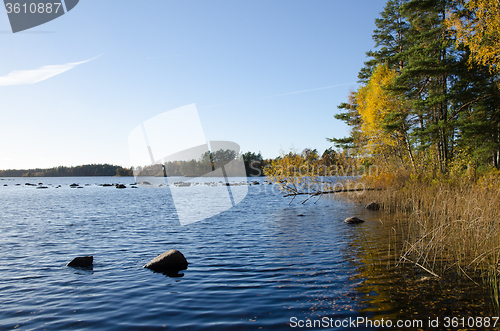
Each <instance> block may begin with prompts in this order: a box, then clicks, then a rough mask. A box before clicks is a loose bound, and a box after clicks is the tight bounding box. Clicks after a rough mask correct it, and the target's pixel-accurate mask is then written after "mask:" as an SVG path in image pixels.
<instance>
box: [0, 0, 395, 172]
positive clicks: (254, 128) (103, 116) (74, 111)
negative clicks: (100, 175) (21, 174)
mask: <svg viewBox="0 0 500 331" xmlns="http://www.w3.org/2000/svg"><path fill="white" fill-rule="evenodd" d="M385 2H386V1H385V0H384V1H380V0H352V1H339V0H309V1H306V0H300V1H296V0H265V1H234V0H232V1H222V0H220V1H213V0H200V1H194V0H189V1H181V0H176V1H167V0H150V1H130V0H126V1H124V0H106V1H102V0H81V1H80V3H79V4H78V5H77V6H76V7H75V8H74V9H73V10H72V11H70V12H69V13H67V14H66V15H63V16H61V17H59V18H58V19H55V20H53V21H51V22H48V23H46V24H44V25H40V26H38V27H35V28H32V29H30V30H27V31H25V32H19V33H16V34H13V33H12V32H11V30H10V25H9V21H8V17H7V14H6V13H5V12H2V13H0V39H1V44H2V52H1V53H0V63H1V64H0V118H1V121H0V128H1V129H0V169H9V168H34V167H52V166H57V165H66V166H71V165H79V164H89V163H112V164H119V165H123V166H130V165H131V161H130V157H129V151H128V135H129V133H130V132H131V131H132V130H133V129H134V128H135V127H136V126H138V125H140V124H141V123H142V122H144V121H146V120H148V119H150V118H152V117H154V116H156V115H158V114H161V113H163V112H166V111H168V110H171V109H175V108H178V107H182V106H185V105H188V104H193V103H194V104H196V107H197V109H198V112H199V116H200V119H201V123H202V125H203V129H204V133H205V136H206V138H207V140H228V141H234V142H236V143H238V144H239V145H240V146H241V149H242V151H254V152H258V151H261V152H262V154H263V156H264V157H276V156H277V155H278V154H279V153H280V151H281V150H284V151H288V150H290V149H291V148H294V149H296V150H302V149H304V148H306V147H309V148H317V149H318V150H320V151H323V150H324V149H326V148H328V147H330V146H331V144H330V143H328V142H327V141H326V140H325V138H326V137H343V136H345V135H347V134H348V128H347V127H346V126H345V125H344V124H343V123H341V122H339V121H337V120H335V119H334V118H333V115H334V114H335V113H337V105H338V104H340V103H341V102H344V101H346V100H347V95H348V93H349V90H352V89H356V87H357V84H356V81H357V73H358V71H359V69H360V68H361V67H362V65H363V62H364V61H365V60H366V57H365V52H366V51H368V50H370V49H372V48H373V46H374V44H373V41H372V39H371V35H372V32H373V30H374V28H375V24H374V20H375V18H376V17H378V15H379V13H380V12H381V11H382V10H383V7H384V5H385ZM49 76H50V77H49ZM47 77H48V78H47Z"/></svg>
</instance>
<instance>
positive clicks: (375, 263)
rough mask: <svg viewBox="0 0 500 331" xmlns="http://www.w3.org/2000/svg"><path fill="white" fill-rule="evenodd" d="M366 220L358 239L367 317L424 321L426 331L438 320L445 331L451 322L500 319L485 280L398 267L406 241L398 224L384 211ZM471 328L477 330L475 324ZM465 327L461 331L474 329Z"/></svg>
mask: <svg viewBox="0 0 500 331" xmlns="http://www.w3.org/2000/svg"><path fill="white" fill-rule="evenodd" d="M365 217H366V218H367V219H369V220H370V221H369V222H367V223H365V228H364V229H363V232H364V235H363V238H358V239H356V242H357V243H358V245H359V247H360V250H359V258H360V261H361V262H362V264H361V265H360V266H359V268H358V269H357V270H358V274H357V275H356V276H355V278H356V279H358V280H359V281H360V284H359V286H358V287H357V288H356V290H357V291H359V293H360V301H361V303H362V304H361V306H363V308H361V309H360V315H361V316H366V317H369V318H371V319H374V320H380V319H382V318H384V319H389V320H392V321H397V320H409V319H411V320H417V321H422V323H423V329H427V328H429V323H430V321H436V319H437V320H438V321H439V328H440V329H448V328H447V327H445V324H448V322H449V321H450V319H449V318H453V317H455V318H458V319H459V320H460V319H462V318H463V319H465V320H467V319H468V318H470V317H472V318H476V317H481V316H482V317H493V316H498V314H497V313H496V312H495V310H494V306H493V304H492V300H491V296H490V293H489V291H488V289H487V288H486V287H485V286H484V285H483V283H482V280H481V279H475V280H472V279H467V278H466V277H465V276H461V277H459V276H458V275H457V274H456V273H454V272H452V271H450V272H449V273H447V274H443V275H441V277H439V278H438V277H434V276H432V275H431V274H429V273H428V272H426V271H425V270H423V269H421V268H419V267H418V266H415V265H412V264H411V263H406V264H405V263H398V257H399V253H400V252H401V248H402V242H403V241H404V238H397V239H396V235H395V232H396V229H397V228H398V222H397V221H396V220H394V219H391V218H392V217H391V215H387V214H383V213H379V212H374V213H373V212H372V213H366V216H365ZM436 263H439V261H436ZM481 321H482V320H481ZM470 323H471V324H470V325H471V326H472V327H474V325H475V324H474V323H473V321H470ZM499 324H500V323H499ZM465 326H466V327H465V328H461V329H468V328H467V325H465ZM404 329H411V328H404ZM415 329H418V328H415ZM449 329H452V328H451V327H450V328H449ZM472 329H474V328H472ZM475 329H481V330H483V329H493V328H485V327H484V326H483V327H478V328H475Z"/></svg>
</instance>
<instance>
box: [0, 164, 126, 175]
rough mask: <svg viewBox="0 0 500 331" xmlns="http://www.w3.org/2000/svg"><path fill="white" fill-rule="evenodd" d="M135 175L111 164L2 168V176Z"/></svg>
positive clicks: (0, 173) (0, 171)
mask: <svg viewBox="0 0 500 331" xmlns="http://www.w3.org/2000/svg"><path fill="white" fill-rule="evenodd" d="M82 176H133V173H132V169H128V168H123V167H121V166H116V165H111V164H86V165H79V166H75V167H65V166H59V167H54V168H48V169H40V168H36V169H9V170H0V177H82Z"/></svg>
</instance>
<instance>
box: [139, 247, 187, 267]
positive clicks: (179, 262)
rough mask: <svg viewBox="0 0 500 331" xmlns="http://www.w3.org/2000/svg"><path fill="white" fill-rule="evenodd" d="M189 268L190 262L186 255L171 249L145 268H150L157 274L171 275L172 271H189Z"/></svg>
mask: <svg viewBox="0 0 500 331" xmlns="http://www.w3.org/2000/svg"><path fill="white" fill-rule="evenodd" d="M187 266H188V261H187V260H186V258H185V257H184V255H182V253H181V252H179V251H178V250H176V249H171V250H169V251H167V252H165V253H163V254H160V255H158V256H157V257H155V258H154V259H152V260H151V261H149V263H148V264H146V265H145V266H144V268H148V269H151V270H153V271H156V272H166V273H170V272H172V271H179V270H185V269H187Z"/></svg>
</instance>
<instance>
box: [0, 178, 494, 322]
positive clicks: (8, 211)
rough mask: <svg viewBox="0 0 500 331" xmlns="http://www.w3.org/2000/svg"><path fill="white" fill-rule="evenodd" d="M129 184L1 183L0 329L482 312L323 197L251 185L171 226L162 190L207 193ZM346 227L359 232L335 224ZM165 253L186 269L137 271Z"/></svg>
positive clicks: (480, 302) (386, 235)
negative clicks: (181, 258) (227, 202)
mask: <svg viewBox="0 0 500 331" xmlns="http://www.w3.org/2000/svg"><path fill="white" fill-rule="evenodd" d="M180 180H182V179H180ZM204 180H206V181H209V180H210V179H204ZM212 180H213V181H214V182H218V181H219V180H220V179H219V178H217V179H212ZM242 180H245V181H246V178H240V179H237V180H236V181H242ZM248 180H249V181H250V180H257V181H259V182H260V183H264V180H265V179H264V178H249V179H248ZM134 182H135V179H134V178H133V177H130V178H129V177H80V178H2V179H1V180H0V197H1V201H2V205H1V209H0V329H2V330H11V329H21V330H44V329H46V330H68V329H75V330H259V329H261V330H289V329H298V328H299V326H301V325H304V326H307V323H317V324H316V326H317V328H316V329H331V330H341V329H344V330H345V329H346V328H345V326H346V325H345V324H344V325H342V323H343V322H344V323H345V321H349V319H350V321H351V322H352V321H353V320H356V319H358V321H360V322H361V321H363V323H360V324H358V325H356V328H357V329H359V330H374V329H375V328H376V326H377V325H373V322H372V324H369V323H368V322H366V323H365V322H364V321H365V320H364V319H368V318H369V319H373V320H378V323H382V322H381V320H382V319H384V321H385V322H386V323H387V322H390V323H392V326H391V327H390V328H388V329H405V330H412V329H419V328H423V329H430V327H429V326H428V324H429V323H430V322H431V321H433V322H434V321H437V322H438V323H439V328H440V329H446V327H445V323H446V321H447V320H446V317H448V318H453V317H456V318H465V321H467V318H469V317H481V316H482V317H491V316H493V315H494V309H493V306H492V303H491V300H490V295H489V293H488V291H486V290H484V289H483V287H481V286H477V285H475V284H474V283H473V282H471V281H468V280H464V279H461V278H455V277H453V276H452V275H450V276H449V277H443V278H441V279H435V278H434V277H432V276H430V275H429V274H428V273H426V272H425V271H423V270H421V269H419V268H417V267H414V266H411V265H399V266H397V267H396V266H395V263H394V261H396V258H395V256H397V255H395V254H396V253H397V247H398V246H397V245H394V244H393V245H392V246H390V247H389V243H390V242H391V240H393V239H391V238H392V236H391V231H393V230H392V228H393V227H394V226H395V225H394V222H395V221H394V220H391V219H390V218H389V216H386V215H383V214H381V213H379V212H372V211H368V210H366V209H364V208H362V206H359V205H355V204H352V203H348V202H345V201H339V200H336V199H333V198H325V197H324V198H322V199H320V200H318V201H317V202H316V203H315V201H316V199H311V200H309V201H308V202H307V203H306V204H301V203H300V202H301V201H303V199H298V198H297V199H295V201H293V202H292V203H291V204H290V200H289V199H288V198H283V197H282V195H280V194H279V193H278V192H276V190H275V189H274V186H272V185H252V186H246V188H247V189H248V192H247V193H248V194H247V195H246V196H245V197H244V198H243V200H242V201H241V202H240V203H238V204H236V205H235V206H234V207H232V208H229V209H228V210H225V211H223V212H221V213H219V214H216V215H213V216H211V217H209V218H206V219H203V220H200V221H197V222H192V223H189V224H187V225H183V226H181V225H180V223H179V218H178V216H177V212H176V207H175V205H174V202H173V199H172V192H173V191H174V190H175V194H176V196H177V197H184V199H185V201H188V202H189V203H190V204H191V205H190V206H191V208H193V209H195V210H201V211H203V210H206V209H207V208H210V206H208V205H205V203H204V202H203V201H202V200H197V199H199V198H198V195H197V194H196V192H210V191H207V190H210V189H214V190H217V189H220V187H210V186H208V185H205V186H203V187H202V186H201V185H199V186H191V187H163V188H148V187H142V186H139V187H138V188H137V189H132V188H130V184H132V183H134ZM25 183H33V184H37V183H43V185H45V186H47V187H48V188H47V189H37V188H36V186H28V185H25ZM72 183H77V184H79V185H80V186H81V187H82V188H80V189H78V188H70V186H69V185H70V184H72ZM104 183H122V184H126V185H127V188H126V189H117V188H115V187H102V186H98V185H96V184H104ZM16 184H20V185H16ZM86 184H87V185H86ZM4 185H6V186H4ZM57 185H61V187H59V188H56V186H57ZM203 190H205V191H203ZM213 192H215V191H213ZM350 216H357V217H360V218H362V219H365V220H366V222H365V223H362V224H359V225H348V224H344V223H343V220H344V219H345V218H347V217H350ZM391 247H392V248H391ZM395 247H396V249H394V248H395ZM170 249H177V250H179V251H181V252H182V253H183V254H184V255H185V256H186V258H187V260H188V262H189V267H188V269H187V270H184V271H182V274H183V276H182V277H168V276H166V275H164V274H161V273H155V272H152V271H151V270H148V269H145V268H143V265H144V264H146V263H147V262H148V261H150V260H151V259H152V258H154V257H156V256H157V255H159V254H161V253H163V252H165V251H167V250H170ZM84 255H93V256H94V266H93V269H92V270H86V269H78V268H72V267H67V266H66V264H67V263H68V262H69V261H71V260H72V259H73V258H74V257H76V256H84ZM307 320H309V322H307ZM318 321H319V322H318ZM398 321H402V323H403V324H401V325H403V326H401V327H396V323H397V322H398ZM415 321H421V323H423V327H419V325H418V324H412V325H410V324H409V323H415ZM320 323H321V324H320ZM404 323H407V325H406V326H407V327H405V325H404ZM417 323H418V322H417ZM312 326H314V325H312ZM378 326H389V325H388V324H385V325H378ZM350 327H351V328H352V325H350ZM311 329H313V328H311ZM450 329H453V328H450ZM455 329H456V328H455ZM462 329H463V328H462ZM479 329H484V328H479Z"/></svg>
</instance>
